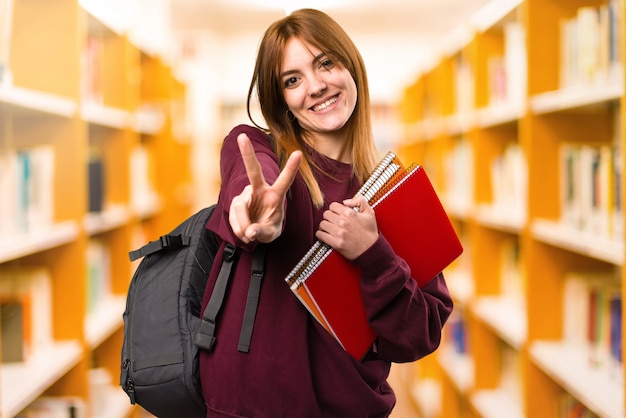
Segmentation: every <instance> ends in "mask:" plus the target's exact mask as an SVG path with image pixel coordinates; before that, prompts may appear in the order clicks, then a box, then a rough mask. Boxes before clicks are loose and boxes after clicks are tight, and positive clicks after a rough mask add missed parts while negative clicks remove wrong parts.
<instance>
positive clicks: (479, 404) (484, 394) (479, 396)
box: [470, 389, 526, 418]
mask: <svg viewBox="0 0 626 418" xmlns="http://www.w3.org/2000/svg"><path fill="white" fill-rule="evenodd" d="M470 399H471V402H472V405H473V407H474V408H475V409H476V410H477V411H478V412H479V413H480V416H482V417H484V418H500V417H501V416H502V411H506V416H507V418H524V417H525V416H526V415H524V412H523V408H522V404H521V402H520V400H518V399H515V398H514V397H513V396H511V394H509V393H507V392H506V391H505V390H502V389H493V390H477V391H475V392H474V393H473V394H472V395H471V397H470Z"/></svg>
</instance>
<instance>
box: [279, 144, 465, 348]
mask: <svg viewBox="0 0 626 418" xmlns="http://www.w3.org/2000/svg"><path fill="white" fill-rule="evenodd" d="M357 194H360V195H363V196H364V197H365V198H366V200H367V201H368V202H369V203H370V205H371V206H372V207H373V209H374V212H375V214H376V222H377V225H378V229H379V231H380V233H381V234H382V235H383V236H384V237H385V239H386V240H387V241H388V242H389V244H390V245H391V246H392V247H393V249H394V251H395V253H396V254H397V255H398V256H400V257H402V258H403V259H404V260H405V261H406V262H407V264H408V265H409V267H410V268H411V275H412V277H413V278H414V279H415V280H416V281H417V283H418V285H419V286H420V287H422V286H425V285H426V284H427V283H428V282H430V281H431V280H432V279H433V278H434V277H435V276H436V275H437V274H438V273H439V272H440V271H442V270H443V269H444V268H445V267H447V266H448V265H449V264H450V263H451V262H452V261H454V260H455V259H456V258H457V257H458V256H459V255H460V254H461V252H462V251H463V249H462V246H461V243H460V241H459V238H458V236H457V234H456V232H455V230H454V228H453V226H452V224H451V223H450V220H449V219H448V216H447V214H446V212H445V210H444V208H443V206H442V205H441V202H440V201H439V198H438V197H437V194H436V193H435V190H434V189H433V187H432V184H431V183H430V180H429V179H428V177H427V175H426V173H425V171H424V169H423V167H421V166H413V167H410V168H409V169H405V168H404V166H403V165H402V163H401V162H400V161H399V159H398V158H397V157H396V156H395V155H394V154H393V153H388V154H387V155H386V156H385V158H384V159H383V160H382V161H381V162H380V163H379V165H378V166H377V167H376V169H375V170H374V172H373V174H372V175H371V176H370V178H369V179H368V180H367V181H366V182H365V183H364V185H363V187H362V188H361V189H360V190H359V192H358V193H357ZM285 280H286V281H287V283H288V284H289V285H290V286H291V289H292V291H293V292H294V294H295V295H296V296H297V297H298V298H299V299H300V301H301V302H302V303H303V304H304V306H305V307H306V308H307V309H308V310H309V312H310V313H311V314H312V315H313V316H314V318H315V319H316V320H317V321H319V323H320V324H322V326H324V328H326V330H327V331H328V332H330V333H331V335H333V336H334V337H335V338H336V339H337V341H338V342H339V343H340V344H341V345H342V346H343V348H344V349H345V350H346V351H347V352H348V353H350V354H351V355H352V356H353V357H354V358H356V359H360V358H362V357H363V355H365V354H366V352H367V350H368V349H369V347H370V346H371V344H372V343H373V341H374V339H375V337H376V336H375V333H374V331H373V330H372V329H371V327H370V326H369V323H368V321H367V318H366V314H365V308H364V306H363V300H362V298H361V291H360V280H361V271H360V269H359V268H358V267H357V266H356V265H355V264H353V263H351V262H350V261H348V260H346V259H345V258H344V257H343V256H341V255H340V254H339V253H338V252H336V251H333V249H332V248H331V247H329V246H328V245H326V244H324V243H322V242H321V241H317V242H316V243H315V244H314V245H313V246H312V247H311V249H310V250H309V251H308V252H307V254H305V256H304V257H303V258H302V259H301V260H300V262H299V263H298V264H297V265H296V266H295V267H294V268H293V270H292V271H291V272H290V274H289V275H288V276H287V278H286V279H285Z"/></svg>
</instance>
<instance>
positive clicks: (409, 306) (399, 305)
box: [355, 234, 453, 362]
mask: <svg viewBox="0 0 626 418" xmlns="http://www.w3.org/2000/svg"><path fill="white" fill-rule="evenodd" d="M355 263H356V264H357V265H358V266H359V267H360V268H361V270H362V272H363V273H362V274H363V275H362V278H361V293H362V295H363V302H364V305H365V311H366V314H367V317H368V320H369V322H370V325H371V326H372V328H373V329H374V331H375V332H376V334H377V335H378V339H377V341H376V351H377V353H378V356H379V357H381V358H383V359H385V360H387V361H392V362H409V361H414V360H417V359H420V358H422V357H424V356H426V355H428V354H430V353H432V352H433V351H435V350H436V349H437V347H438V346H439V344H440V342H441V335H442V328H443V326H444V324H445V322H446V320H447V319H448V317H449V316H450V314H451V313H452V309H453V303H452V299H451V297H450V293H449V292H448V288H447V286H446V283H445V279H444V276H443V273H439V274H438V275H437V276H435V277H434V278H433V279H432V280H431V281H430V282H428V284H426V285H425V286H424V287H422V288H421V289H420V288H419V286H418V285H417V282H416V281H415V280H414V279H413V278H412V277H411V270H410V268H409V266H408V265H407V264H406V262H405V261H404V260H403V259H402V258H400V257H398V256H397V255H396V254H395V253H394V251H393V249H392V248H391V246H390V245H389V243H388V242H387V240H385V238H384V236H383V235H382V234H381V235H379V237H378V240H377V241H376V242H375V243H374V245H372V246H371V247H370V248H369V249H368V250H367V251H365V252H364V253H363V254H362V255H361V256H359V257H358V258H357V259H356V260H355Z"/></svg>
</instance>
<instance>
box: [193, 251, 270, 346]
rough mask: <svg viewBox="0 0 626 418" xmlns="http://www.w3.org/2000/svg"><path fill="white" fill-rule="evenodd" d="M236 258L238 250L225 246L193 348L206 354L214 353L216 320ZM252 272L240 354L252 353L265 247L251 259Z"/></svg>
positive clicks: (240, 337) (240, 338)
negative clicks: (200, 349) (251, 342)
mask: <svg viewBox="0 0 626 418" xmlns="http://www.w3.org/2000/svg"><path fill="white" fill-rule="evenodd" d="M235 258H236V248H235V247H234V246H232V245H231V244H226V247H225V248H224V254H223V256H222V265H221V267H220V271H219V273H218V275H217V279H216V281H215V287H214V288H213V293H212V294H211V298H210V299H209V303H208V304H207V306H206V308H205V310H204V313H203V315H202V321H201V322H200V326H199V327H198V330H197V331H196V335H195V336H194V344H195V345H196V346H197V347H199V348H203V349H205V350H207V351H211V350H212V349H213V346H214V345H215V340H216V337H215V329H216V325H217V316H218V314H219V312H220V309H221V308H222V304H223V303H224V298H225V296H226V290H227V288H228V281H229V280H230V275H231V272H232V268H233V265H234V262H235ZM251 270H252V273H251V276H250V287H249V288H248V297H247V300H246V307H245V311H244V317H243V323H242V325H241V334H240V336H239V345H238V347H237V349H238V350H239V351H241V352H245V353H247V352H248V351H250V340H251V338H252V329H253V328H254V320H255V318H256V311H257V307H258V304H259V296H260V294H261V283H262V282H263V276H264V274H265V273H264V272H265V245H258V246H257V247H256V248H255V250H254V253H253V255H252V269H251Z"/></svg>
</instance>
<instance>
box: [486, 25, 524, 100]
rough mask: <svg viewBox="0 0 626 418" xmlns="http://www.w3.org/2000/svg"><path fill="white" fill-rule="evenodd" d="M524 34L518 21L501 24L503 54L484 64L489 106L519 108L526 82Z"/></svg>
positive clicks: (492, 57)
mask: <svg viewBox="0 0 626 418" xmlns="http://www.w3.org/2000/svg"><path fill="white" fill-rule="evenodd" d="M527 67H528V65H527V60H526V32H525V30H524V26H523V25H522V24H521V23H519V22H508V23H507V24H505V25H504V55H503V56H491V57H490V58H489V59H488V61H487V71H488V80H489V106H490V107H491V106H499V105H503V104H504V105H507V104H508V105H511V106H514V107H515V108H520V109H521V108H522V106H523V105H524V103H525V98H526V79H527Z"/></svg>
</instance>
